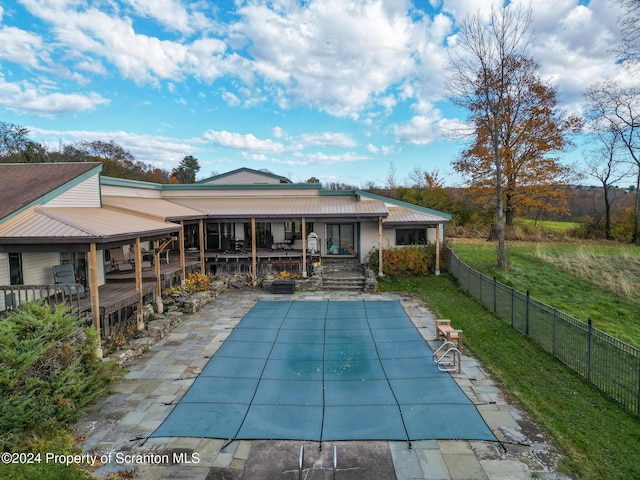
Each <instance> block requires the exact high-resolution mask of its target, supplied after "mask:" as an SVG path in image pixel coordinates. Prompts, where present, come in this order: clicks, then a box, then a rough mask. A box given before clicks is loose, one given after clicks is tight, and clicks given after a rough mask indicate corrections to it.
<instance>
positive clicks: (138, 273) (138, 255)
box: [134, 237, 144, 331]
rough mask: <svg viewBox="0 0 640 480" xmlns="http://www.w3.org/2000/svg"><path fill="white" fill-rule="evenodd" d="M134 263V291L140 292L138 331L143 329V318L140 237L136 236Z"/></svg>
mask: <svg viewBox="0 0 640 480" xmlns="http://www.w3.org/2000/svg"><path fill="white" fill-rule="evenodd" d="M134 254H135V264H136V292H138V293H140V301H139V303H138V315H137V321H138V324H137V328H138V331H140V330H144V318H143V315H142V304H143V292H142V248H141V247H140V237H136V246H135V252H134Z"/></svg>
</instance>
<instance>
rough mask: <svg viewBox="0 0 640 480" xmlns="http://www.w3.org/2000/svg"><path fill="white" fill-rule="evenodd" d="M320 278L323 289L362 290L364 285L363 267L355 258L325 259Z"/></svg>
mask: <svg viewBox="0 0 640 480" xmlns="http://www.w3.org/2000/svg"><path fill="white" fill-rule="evenodd" d="M322 278H323V287H324V289H325V290H341V291H362V290H364V286H365V273H364V268H363V266H362V265H361V264H360V263H359V262H358V261H357V260H356V259H329V260H326V259H325V260H324V261H323V272H322Z"/></svg>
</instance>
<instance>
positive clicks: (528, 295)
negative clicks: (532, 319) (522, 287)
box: [524, 290, 531, 335]
mask: <svg viewBox="0 0 640 480" xmlns="http://www.w3.org/2000/svg"><path fill="white" fill-rule="evenodd" d="M530 299H531V295H530V293H529V290H527V303H526V310H525V312H526V313H525V327H524V334H525V335H529V300H530Z"/></svg>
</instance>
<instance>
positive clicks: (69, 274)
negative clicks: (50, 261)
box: [53, 264, 87, 298]
mask: <svg viewBox="0 0 640 480" xmlns="http://www.w3.org/2000/svg"><path fill="white" fill-rule="evenodd" d="M53 281H54V283H56V284H62V285H65V286H64V287H63V291H64V294H65V295H66V296H73V295H78V296H79V297H80V298H85V297H86V296H87V293H86V292H85V291H84V287H83V286H82V285H81V284H79V283H77V282H76V273H75V272H74V271H73V265H71V264H66V265H54V266H53Z"/></svg>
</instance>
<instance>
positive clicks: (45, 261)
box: [22, 252, 60, 285]
mask: <svg viewBox="0 0 640 480" xmlns="http://www.w3.org/2000/svg"><path fill="white" fill-rule="evenodd" d="M59 264H60V253H59V252H38V253H23V254H22V278H23V281H24V284H25V285H49V284H52V283H53V270H52V268H51V267H53V266H54V265H59Z"/></svg>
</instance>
